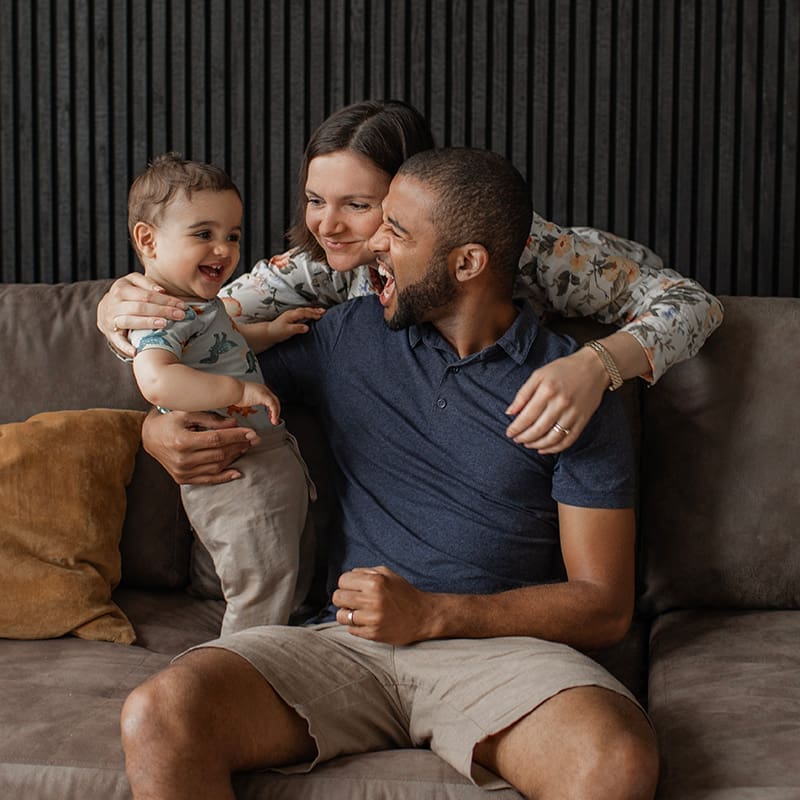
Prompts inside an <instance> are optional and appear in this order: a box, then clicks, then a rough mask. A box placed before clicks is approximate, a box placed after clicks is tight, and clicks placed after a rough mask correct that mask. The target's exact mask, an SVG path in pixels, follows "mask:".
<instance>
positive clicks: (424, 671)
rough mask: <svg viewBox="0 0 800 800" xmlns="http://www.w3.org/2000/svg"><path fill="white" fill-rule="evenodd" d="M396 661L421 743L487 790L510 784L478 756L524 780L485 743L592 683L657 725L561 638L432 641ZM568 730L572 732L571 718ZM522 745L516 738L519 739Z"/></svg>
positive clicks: (403, 650)
mask: <svg viewBox="0 0 800 800" xmlns="http://www.w3.org/2000/svg"><path fill="white" fill-rule="evenodd" d="M396 664H397V671H398V683H399V687H400V697H401V700H402V701H403V702H404V704H405V705H406V706H407V708H408V714H409V718H410V731H411V736H412V740H413V742H414V744H415V745H418V746H424V745H429V746H430V748H431V749H432V750H433V751H434V752H436V753H438V754H439V755H440V756H441V757H442V758H443V759H444V760H445V761H447V762H448V763H449V764H451V765H452V766H453V767H454V768H455V769H456V770H458V771H459V772H460V773H461V774H462V775H465V776H467V777H470V778H472V779H473V780H475V782H476V783H478V784H480V785H482V786H484V787H485V788H498V787H500V786H503V785H504V781H496V780H492V778H491V776H485V775H483V774H478V773H473V762H474V761H477V762H478V763H481V764H482V765H483V766H487V767H488V768H489V769H491V770H492V771H493V772H494V773H495V774H496V775H501V776H502V777H503V778H504V779H505V781H507V782H508V783H512V785H515V786H516V785H517V784H516V783H515V782H514V781H512V780H510V779H509V776H507V775H506V774H505V771H503V770H498V769H496V768H495V767H496V766H497V764H496V763H495V762H494V761H492V760H491V759H489V758H488V757H487V753H486V748H485V747H484V748H480V747H479V744H480V743H481V742H484V741H487V740H490V739H492V737H495V736H497V735H498V734H501V733H503V732H506V731H508V730H510V729H513V728H514V727H515V725H517V724H518V723H520V722H521V721H522V720H524V719H525V718H527V717H528V716H530V717H531V718H534V717H535V716H536V714H537V713H538V709H539V708H544V707H545V706H546V705H548V703H549V702H550V701H551V700H552V699H555V698H557V697H559V696H561V694H562V693H563V694H567V693H568V690H571V689H576V688H577V687H590V688H592V689H593V690H594V691H596V692H604V696H610V697H613V698H617V697H618V698H619V701H620V702H624V703H625V706H623V707H624V708H627V707H628V706H629V707H630V708H631V709H632V711H633V712H634V713H635V714H637V715H638V716H639V717H641V719H642V721H643V723H644V724H645V726H647V727H649V723H648V722H647V719H646V717H645V715H644V713H643V712H642V711H641V710H640V709H639V707H638V705H636V703H635V701H634V699H633V697H632V696H631V695H630V693H629V692H628V691H627V690H626V689H625V687H624V686H622V684H620V683H619V682H618V681H617V680H616V679H615V678H614V677H613V676H611V675H610V674H609V673H608V672H607V671H606V670H604V669H603V668H602V667H601V666H600V665H599V664H597V663H596V662H594V661H592V660H591V659H589V658H587V657H586V656H584V655H583V654H582V653H579V652H577V651H576V650H574V649H572V648H570V647H567V646H566V645H562V644H558V643H555V642H547V641H543V640H539V639H532V638H529V637H504V638H497V639H453V640H443V641H439V642H424V643H421V644H419V645H412V646H411V647H409V648H398V649H397V655H396ZM613 702H614V703H616V702H617V700H616V699H614V701H613ZM534 710H536V711H535V713H533V714H532V713H531V712H534ZM565 729H569V722H568V721H567V722H565ZM516 742H517V739H516V737H515V738H514V739H513V741H512V743H516ZM473 754H478V755H481V756H482V757H481V758H476V757H474V755H473Z"/></svg>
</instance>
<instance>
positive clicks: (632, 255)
mask: <svg viewBox="0 0 800 800" xmlns="http://www.w3.org/2000/svg"><path fill="white" fill-rule="evenodd" d="M515 295H516V296H517V297H527V298H528V299H530V301H531V302H532V304H533V305H534V306H535V307H536V309H537V311H538V312H539V313H540V315H541V316H543V317H546V316H548V315H552V312H554V311H555V312H557V313H558V314H560V315H562V316H565V317H594V318H595V319H597V320H598V321H600V322H604V323H609V324H614V325H617V326H618V327H620V328H621V329H622V330H624V331H626V332H627V333H629V334H631V335H632V336H633V337H634V338H635V339H636V340H637V341H638V342H639V344H640V345H641V346H642V347H643V349H644V351H645V353H646V355H647V358H648V361H649V362H650V367H651V374H649V375H643V376H642V377H643V378H645V379H646V380H648V381H650V382H651V383H655V382H656V381H657V380H658V379H659V378H660V377H661V376H662V375H663V374H664V373H665V372H666V371H667V370H668V369H669V368H670V367H671V366H673V365H674V364H677V363H679V362H680V361H684V360H685V359H687V358H691V357H692V356H694V355H695V354H696V353H697V351H698V350H699V349H700V348H701V347H702V346H703V343H704V342H705V340H706V339H707V338H708V337H709V336H710V335H711V334H712V333H713V331H714V330H715V329H716V328H717V327H718V326H719V324H720V323H721V322H722V316H723V308H722V304H721V303H720V301H719V300H718V299H717V298H716V297H714V296H713V295H711V294H709V293H708V292H706V290H705V289H703V287H702V286H700V284H698V283H697V282H696V281H693V280H691V279H689V278H684V277H683V276H682V275H680V274H679V273H677V272H675V271H674V270H671V269H667V268H666V267H664V263H663V261H662V260H661V259H660V258H659V257H658V256H657V255H656V254H655V253H654V252H653V251H652V250H650V249H649V248H647V247H645V246H644V245H641V244H638V243H636V242H632V241H629V240H627V239H622V238H620V237H618V236H614V235H613V234H610V233H605V232H603V231H598V230H595V229H593V228H560V227H559V226H557V225H555V224H554V223H552V222H548V221H547V220H545V219H543V218H542V217H540V216H539V215H538V214H534V215H533V227H532V229H531V234H530V237H529V238H528V242H527V244H526V245H525V250H524V252H523V254H522V258H521V259H520V266H519V275H518V277H517V283H516V285H515Z"/></svg>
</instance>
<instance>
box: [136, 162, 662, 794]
mask: <svg viewBox="0 0 800 800" xmlns="http://www.w3.org/2000/svg"><path fill="white" fill-rule="evenodd" d="M383 209H384V224H383V226H382V227H381V229H380V230H379V231H378V232H377V233H376V234H375V236H374V237H373V239H372V241H371V244H370V246H371V247H372V249H373V250H374V251H375V252H376V253H377V257H378V262H379V266H380V271H381V273H382V274H383V276H384V278H385V280H386V283H385V285H384V288H383V291H382V293H381V295H380V297H379V298H375V297H370V298H364V299H361V300H357V301H354V302H352V303H349V304H345V305H343V306H340V307H338V308H335V309H332V310H330V311H328V312H327V313H326V315H325V317H324V318H323V319H322V320H321V322H319V323H317V324H316V325H315V327H314V330H313V331H312V332H311V333H309V334H308V335H307V336H305V337H297V338H295V339H294V340H292V341H291V342H289V343H287V344H286V345H282V346H279V347H277V348H275V349H273V350H271V351H269V353H268V354H266V355H265V357H264V358H262V368H263V370H264V374H265V375H268V376H270V377H269V380H270V383H271V384H272V387H273V389H275V390H276V391H277V393H278V394H279V395H281V396H283V397H284V398H286V397H290V396H292V395H297V396H299V397H304V398H306V399H308V400H310V401H312V402H314V403H316V404H317V405H318V407H319V412H320V414H321V416H322V418H323V420H324V423H325V426H326V430H327V432H328V434H329V436H330V441H331V446H332V450H333V452H334V454H335V457H336V459H337V464H338V467H339V486H338V487H337V488H338V490H339V496H340V500H341V505H342V536H341V541H339V542H336V543H334V546H333V548H332V553H331V557H330V568H331V577H332V579H333V585H332V588H333V587H335V590H334V591H333V594H332V606H331V608H330V609H329V610H328V611H327V612H326V613H323V615H322V624H321V625H317V626H309V627H301V628H288V627H279V626H273V627H259V628H253V629H250V630H247V631H243V632H240V633H237V634H235V635H233V636H229V637H225V638H223V639H221V640H218V641H217V642H214V643H211V644H210V645H204V646H202V647H200V648H198V649H195V650H192V651H190V652H189V653H187V654H184V655H183V656H182V657H180V658H179V659H178V660H177V661H176V662H175V663H174V664H173V665H172V666H171V667H169V668H168V669H167V670H165V671H164V672H162V673H161V674H159V675H157V676H155V677H153V678H152V679H150V680H149V681H148V682H146V683H145V684H144V685H143V686H141V687H139V688H138V689H137V690H136V691H134V692H133V693H132V695H131V696H130V697H129V699H128V700H127V702H126V704H125V707H124V709H123V716H122V732H123V744H124V747H125V752H126V764H127V771H128V775H129V778H130V782H131V786H132V788H133V792H134V797H136V798H137V800H141V799H142V798H160V799H162V800H163V799H165V798H169V799H170V800H172V799H173V798H215V800H216V799H217V798H226V797H227V798H232V797H233V792H232V789H231V782H230V775H231V773H232V772H233V771H238V770H245V769H250V768H256V767H276V768H277V767H281V768H283V769H284V771H290V772H292V771H295V772H296V771H304V770H307V769H309V768H310V767H309V763H308V762H314V763H316V762H317V761H323V760H327V759H330V758H333V757H335V756H338V755H342V754H346V753H356V752H363V751H366V750H376V749H385V748H392V747H409V746H413V745H427V746H430V747H431V749H432V750H434V751H435V752H437V753H438V754H439V755H440V756H441V757H442V758H444V759H445V760H446V761H448V762H449V763H450V764H452V765H453V766H454V767H455V768H456V769H458V770H459V771H461V772H462V773H463V774H465V775H467V776H469V777H473V769H472V767H473V764H474V763H478V764H481V765H483V766H484V767H486V768H488V769H489V770H490V771H491V772H493V773H494V774H495V775H498V776H500V778H502V779H503V780H504V781H507V782H508V783H510V784H511V785H513V786H515V787H516V788H517V789H518V790H519V791H520V792H522V793H523V794H524V795H526V796H527V797H536V798H551V797H581V798H591V797H598V798H604V800H608V799H609V798H652V796H653V794H654V791H655V783H656V779H657V754H656V745H655V737H654V734H653V731H652V729H651V728H650V726H649V723H648V721H647V718H646V717H645V715H644V714H643V712H642V711H641V709H640V708H639V707H638V706H637V705H636V703H635V701H634V700H633V698H632V697H631V696H630V695H629V694H628V693H627V692H626V690H625V689H624V688H623V687H622V686H621V685H620V684H619V683H617V682H616V681H615V680H614V679H613V678H612V677H611V676H610V675H608V674H607V673H606V672H605V671H604V670H602V669H601V668H600V667H599V666H598V665H596V664H595V663H594V662H592V661H590V660H589V659H587V658H586V657H584V656H583V655H582V654H580V653H579V652H578V650H577V649H573V647H574V648H580V649H590V648H597V647H602V646H605V645H608V644H611V643H612V642H615V641H617V640H619V639H620V638H621V637H622V636H623V635H624V633H625V631H626V630H627V627H628V625H629V622H630V617H631V614H632V610H633V596H634V575H633V572H634V520H633V511H632V508H631V506H632V503H633V496H632V489H631V486H632V479H631V478H632V466H631V463H632V461H631V456H630V442H629V434H628V432H627V430H626V428H625V425H624V421H623V419H622V415H621V410H620V407H619V405H618V403H617V402H616V398H615V397H614V396H613V395H607V397H606V399H605V400H604V402H603V403H602V405H601V406H600V409H599V410H598V412H597V414H596V415H595V417H594V418H593V419H592V421H591V422H590V424H589V425H588V426H587V428H586V429H585V431H584V432H583V434H582V435H581V437H580V438H579V439H578V441H577V442H576V443H575V444H574V445H573V446H572V447H571V448H569V450H567V451H566V452H564V453H561V454H559V455H557V456H542V455H540V454H538V453H537V452H535V451H531V450H529V449H527V448H525V447H523V446H522V445H520V444H516V443H514V442H513V441H510V440H509V439H508V438H507V437H506V435H505V428H506V422H505V420H504V411H505V409H506V408H507V407H508V404H509V402H510V400H511V398H513V396H514V393H515V392H516V389H517V388H518V386H519V384H520V382H521V381H520V377H521V376H524V375H527V374H530V372H531V369H532V368H535V367H537V366H539V365H541V364H543V363H547V362H548V361H550V360H552V359H554V358H556V357H558V356H560V355H564V354H565V353H567V352H570V351H571V350H572V349H574V347H575V345H574V343H571V342H569V341H567V340H564V339H562V338H560V337H556V336H554V335H552V334H550V333H548V332H546V331H544V330H542V329H539V328H538V327H537V325H536V321H535V318H534V316H533V314H532V312H531V311H530V309H529V308H527V307H526V306H521V307H519V306H516V305H515V304H514V303H513V302H512V299H511V287H512V281H513V273H514V267H515V266H516V264H517V261H518V259H519V255H520V252H521V250H522V247H523V244H524V242H525V237H526V235H527V232H528V230H529V225H530V216H531V205H530V195H529V192H528V189H527V187H526V186H525V183H524V181H523V180H522V178H521V177H520V175H519V174H518V173H517V172H516V170H514V168H513V167H512V166H511V165H510V164H509V163H508V162H507V161H505V159H502V158H501V157H500V156H497V155H494V154H492V153H487V152H483V151H477V150H467V149H454V150H439V151H429V152H427V153H421V154H419V155H417V156H414V157H413V158H411V159H410V160H409V161H407V162H406V164H404V165H403V167H402V168H401V170H400V172H399V173H398V175H397V176H396V177H395V179H394V180H393V181H392V184H391V187H390V190H389V193H388V195H387V197H386V198H385V200H384V204H383ZM384 322H385V323H386V324H383V323H384ZM484 785H485V786H486V788H497V787H499V786H503V785H505V784H504V783H503V781H502V780H497V781H494V782H492V781H490V782H488V783H484Z"/></svg>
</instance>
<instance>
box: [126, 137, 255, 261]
mask: <svg viewBox="0 0 800 800" xmlns="http://www.w3.org/2000/svg"><path fill="white" fill-rule="evenodd" d="M181 191H183V192H185V193H186V196H187V197H188V198H191V196H192V192H201V191H212V192H225V191H233V192H236V196H237V197H238V198H239V200H241V199H242V195H241V193H240V192H239V190H238V188H237V187H236V184H235V183H234V182H233V181H232V180H231V179H230V178H229V177H228V174H227V173H226V172H225V171H224V170H222V169H220V168H219V167H216V166H214V165H213V164H204V163H203V162H201V161H187V160H186V159H184V158H183V156H182V155H181V154H180V153H175V152H169V153H164V154H163V155H160V156H156V157H155V158H154V159H152V160H151V161H150V163H149V164H148V165H147V169H146V170H145V171H144V172H142V174H141V175H139V176H138V177H137V178H136V179H135V180H134V182H133V183H132V184H131V188H130V191H129V192H128V235H129V236H130V239H131V241H133V228H134V226H135V225H136V223H137V222H149V223H151V224H153V225H158V223H159V222H160V221H161V218H162V217H163V215H164V211H165V210H166V208H167V206H168V205H169V204H170V203H171V202H172V200H173V199H174V198H175V195H177V194H178V193H179V192H181ZM134 246H135V245H134Z"/></svg>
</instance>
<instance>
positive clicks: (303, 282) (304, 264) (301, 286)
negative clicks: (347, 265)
mask: <svg viewBox="0 0 800 800" xmlns="http://www.w3.org/2000/svg"><path fill="white" fill-rule="evenodd" d="M370 291H371V290H370V288H369V277H368V272H367V268H366V267H358V268H357V269H355V270H353V271H351V272H336V270H333V269H331V268H330V267H329V266H327V265H326V264H321V263H319V262H317V261H312V260H311V259H310V258H309V256H308V255H307V254H306V253H300V252H297V251H295V250H289V251H288V252H286V253H282V254H281V255H278V256H273V257H272V258H271V259H269V260H263V261H259V262H258V263H257V264H256V265H255V266H254V267H253V269H252V270H251V271H250V272H247V273H245V274H244V275H241V276H240V277H238V278H236V279H235V280H234V281H232V282H231V283H229V284H228V285H227V286H225V287H223V289H222V291H221V292H220V294H219V296H220V298H221V299H222V301H223V302H224V303H225V306H226V308H227V310H228V314H229V315H230V316H232V317H234V318H235V319H236V320H237V321H240V322H244V323H247V322H263V321H264V320H273V319H275V317H277V316H278V315H279V314H282V313H283V312H284V311H287V310H288V309H290V308H297V307H298V306H308V305H313V306H323V307H324V308H330V307H331V306H334V305H336V304H337V303H342V302H344V301H345V300H349V299H350V298H351V297H360V296H361V295H365V294H369V293H370Z"/></svg>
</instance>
